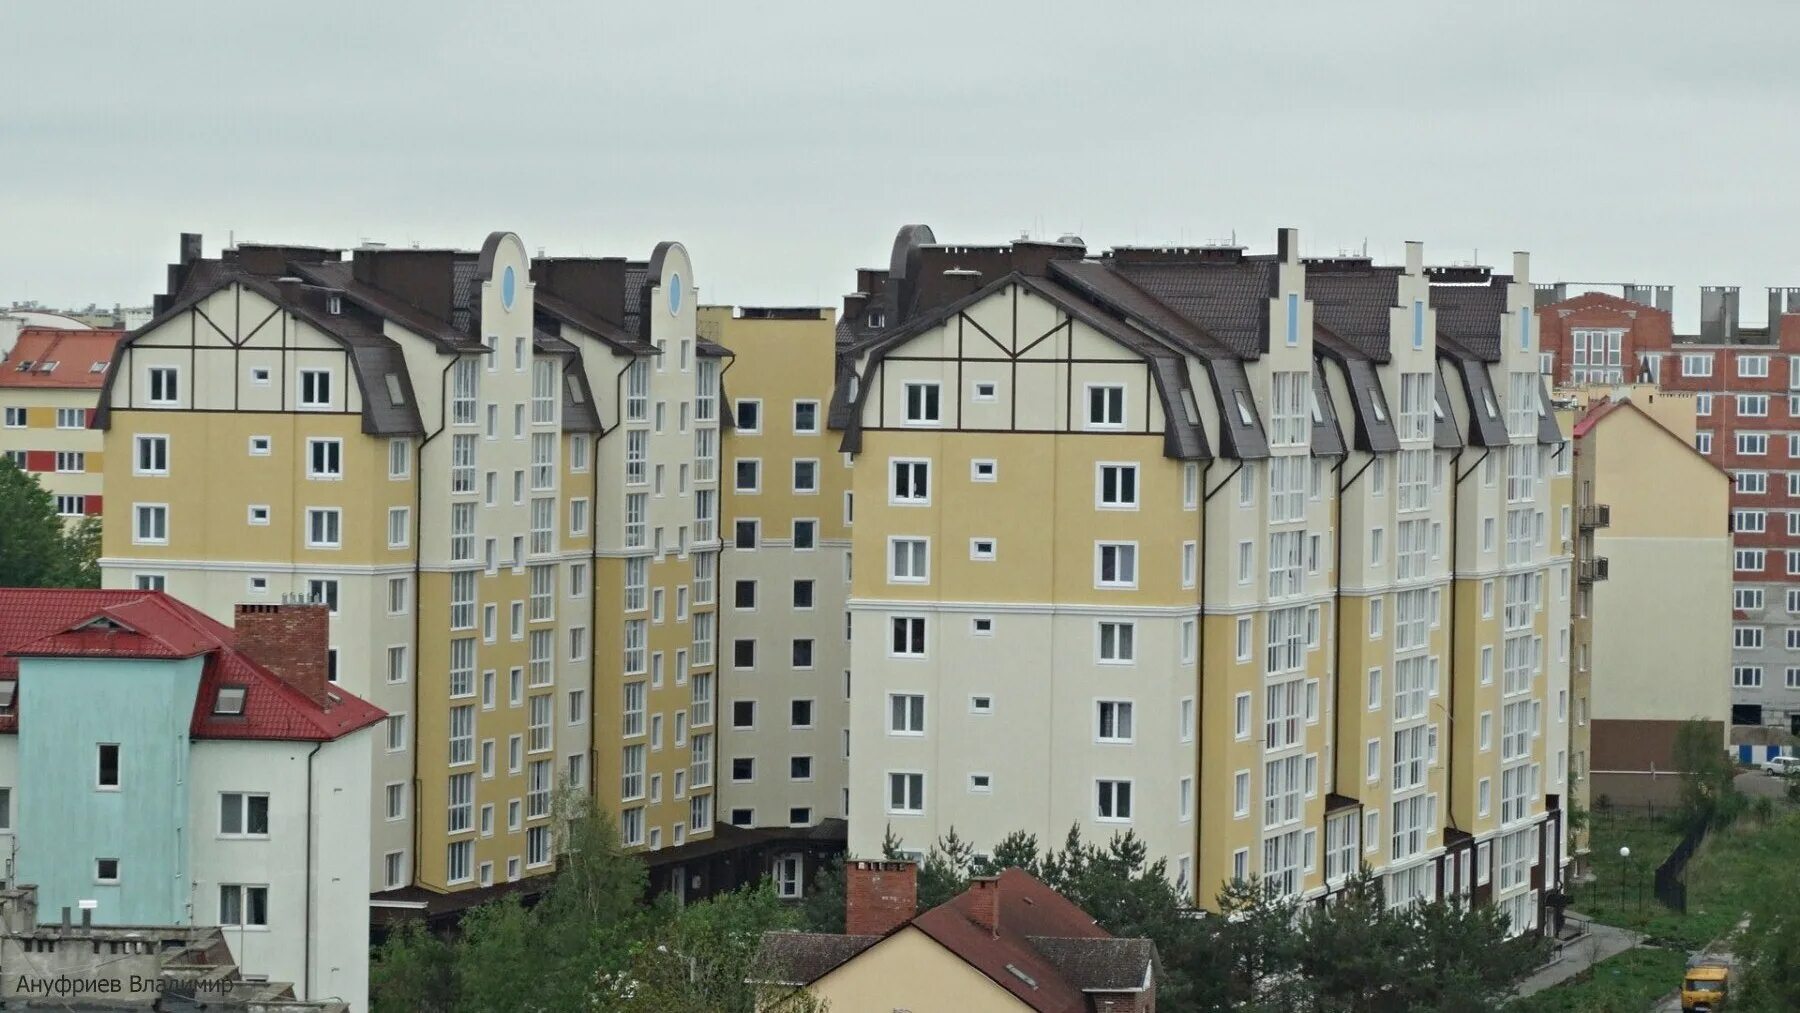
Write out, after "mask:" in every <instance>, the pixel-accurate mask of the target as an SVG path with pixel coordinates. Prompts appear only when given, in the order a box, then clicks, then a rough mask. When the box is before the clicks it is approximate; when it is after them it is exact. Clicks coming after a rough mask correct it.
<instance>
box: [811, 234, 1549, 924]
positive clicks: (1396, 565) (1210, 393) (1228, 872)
mask: <svg viewBox="0 0 1800 1013" xmlns="http://www.w3.org/2000/svg"><path fill="white" fill-rule="evenodd" d="M858 287H859V292H858V293H857V294H856V295H854V296H852V297H850V298H849V299H848V300H846V308H845V322H844V327H843V330H844V332H845V333H844V338H845V340H844V342H843V344H841V346H840V350H841V356H840V366H839V372H838V383H837V386H836V388H835V395H834V399H833V405H832V409H831V424H832V425H833V426H834V427H835V428H840V429H842V431H843V439H842V445H841V446H842V449H843V450H844V451H845V452H846V453H848V454H850V455H851V459H852V461H853V463H854V464H855V465H856V466H855V467H854V468H853V469H852V471H851V476H852V477H851V485H852V489H851V492H852V495H853V497H854V500H855V502H856V504H857V510H856V516H855V523H854V525H853V526H852V528H851V531H852V535H851V539H852V548H853V552H852V560H853V565H852V577H853V580H852V585H851V598H850V611H851V615H852V629H853V631H854V633H856V634H857V635H856V636H854V637H853V638H852V641H851V653H852V664H851V672H852V678H853V684H854V690H853V692H852V695H851V708H850V741H851V753H850V849H851V851H852V852H853V853H859V854H870V853H873V852H874V851H875V850H876V849H877V848H878V847H879V846H880V842H881V840H882V838H883V835H884V833H886V832H888V831H890V830H891V831H892V832H893V833H894V834H896V835H898V836H899V837H900V838H901V839H902V840H903V841H904V842H905V843H906V844H907V845H908V846H909V847H910V848H912V849H915V850H923V849H924V848H925V847H926V846H927V845H928V844H929V843H930V842H931V841H932V840H933V839H935V838H936V837H938V836H939V835H941V834H943V833H945V832H947V831H948V830H949V829H950V828H951V827H954V828H955V829H956V830H957V832H958V833H959V834H960V835H962V836H963V837H964V838H965V839H970V840H973V841H974V842H975V844H976V846H977V847H978V848H982V847H987V846H991V845H992V844H993V843H994V841H996V840H997V839H998V838H999V837H1001V836H1002V835H1004V834H1006V833H1007V832H1009V831H1012V830H1027V831H1031V832H1033V833H1036V834H1038V835H1039V837H1040V838H1049V839H1055V838H1059V837H1060V836H1061V835H1062V834H1063V833H1064V832H1065V831H1066V830H1067V829H1068V828H1069V826H1071V825H1075V826H1079V827H1080V828H1081V829H1082V830H1083V831H1084V832H1085V833H1087V834H1088V835H1089V836H1096V835H1097V836H1102V837H1104V836H1107V835H1110V834H1111V833H1112V832H1114V831H1118V830H1124V829H1131V830H1134V831H1135V832H1136V833H1137V834H1138V835H1139V836H1140V837H1141V838H1142V839H1144V840H1145V841H1146V842H1147V844H1148V845H1149V847H1150V850H1151V853H1152V855H1153V856H1155V857H1159V858H1165V859H1167V860H1168V862H1169V867H1170V869H1171V870H1172V873H1173V874H1174V875H1175V876H1176V877H1177V878H1178V880H1179V881H1180V882H1181V883H1183V884H1184V885H1185V886H1186V887H1187V888H1188V889H1190V890H1192V891H1193V892H1194V894H1195V896H1196V898H1197V899H1198V900H1199V901H1201V902H1202V903H1209V902H1210V901H1211V899H1212V897H1213V895H1214V892H1215V891H1216V890H1217V888H1218V887H1219V886H1220V885H1221V884H1222V883H1224V882H1226V881H1228V880H1230V879H1232V878H1247V877H1250V876H1253V875H1254V876H1261V877H1263V878H1264V879H1266V880H1268V881H1271V882H1273V883H1274V884H1276V886H1277V888H1278V889H1279V890H1281V891H1282V892H1284V893H1288V894H1293V895H1301V894H1313V893H1318V892H1322V891H1324V890H1327V889H1329V888H1330V887H1331V886H1332V885H1333V884H1334V883H1336V882H1339V881H1341V879H1342V878H1343V877H1344V876H1346V875H1348V874H1349V873H1350V872H1352V871H1353V870H1354V869H1355V868H1356V867H1357V866H1359V865H1361V864H1365V863H1366V864H1368V865H1369V866H1371V867H1373V868H1375V869H1377V870H1378V871H1380V872H1381V873H1382V874H1383V875H1384V876H1385V877H1386V879H1387V885H1388V889H1389V892H1390V897H1391V898H1392V899H1393V900H1394V902H1396V903H1399V902H1403V901H1405V900H1407V899H1409V898H1415V897H1421V896H1432V895H1436V894H1439V893H1456V894H1474V895H1476V896H1478V897H1482V898H1491V899H1493V900H1495V901H1498V902H1502V903H1505V904H1506V905H1507V906H1508V909H1509V911H1510V912H1511V913H1512V914H1513V916H1514V919H1515V924H1517V925H1519V926H1520V927H1521V928H1523V927H1525V926H1528V925H1531V924H1534V921H1533V920H1534V919H1535V918H1536V917H1537V905H1538V902H1539V900H1540V898H1541V891H1542V889H1543V888H1545V887H1546V886H1549V885H1553V884H1554V883H1555V882H1556V881H1557V877H1558V875H1559V872H1558V870H1559V867H1560V865H1561V864H1562V862H1563V855H1564V854H1565V848H1564V845H1563V836H1562V829H1561V820H1560V818H1559V816H1558V815H1557V814H1556V810H1557V808H1558V807H1559V805H1560V797H1561V795H1562V793H1563V791H1564V788H1563V784H1562V780H1561V777H1560V773H1561V771H1560V768H1559V767H1558V766H1556V764H1563V763H1566V755H1564V754H1559V753H1557V752H1556V750H1555V747H1553V746H1551V745H1549V744H1550V743H1554V742H1557V741H1559V736H1561V735H1563V734H1564V733H1563V732H1562V731H1561V727H1560V724H1559V723H1558V721H1559V719H1558V717H1557V715H1556V713H1555V712H1554V711H1553V709H1552V708H1551V707H1550V706H1548V705H1549V704H1550V703H1551V702H1553V701H1556V700H1557V699H1559V694H1561V695H1562V696H1563V698H1565V699H1566V690H1567V674H1566V673H1567V661H1566V654H1558V653H1557V652H1554V651H1550V650H1547V648H1546V645H1551V644H1556V643H1558V642H1559V639H1560V638H1562V637H1564V636H1566V630H1567V622H1568V620H1567V617H1568V608H1569V605H1568V597H1567V594H1566V591H1565V592H1563V593H1560V594H1559V593H1557V591H1556V588H1558V587H1559V586H1560V587H1562V588H1566V587H1567V586H1568V561H1567V554H1566V550H1565V549H1564V548H1563V545H1564V541H1563V539H1555V538H1554V537H1553V531H1554V529H1553V527H1552V525H1553V524H1554V523H1555V522H1556V520H1557V519H1558V518H1559V512H1558V510H1557V508H1556V504H1558V503H1562V504H1567V503H1568V501H1569V500H1568V497H1569V495H1570V483H1569V480H1568V471H1569V469H1568V455H1567V453H1566V447H1565V445H1564V444H1563V442H1562V438H1561V435H1560V433H1559V430H1558V429H1557V427H1556V425H1555V423H1554V420H1553V419H1552V418H1551V417H1550V415H1549V408H1548V404H1547V401H1546V400H1545V398H1544V397H1543V391H1542V387H1541V383H1540V381H1539V378H1538V375H1537V363H1538V359H1537V354H1538V353H1537V344H1536V335H1535V330H1534V329H1533V327H1532V307H1531V290H1530V288H1529V286H1528V284H1527V280H1526V278H1525V259H1524V257H1523V256H1522V255H1521V256H1520V257H1519V258H1518V259H1517V262H1516V264H1515V271H1514V277H1506V276H1501V275H1493V274H1491V273H1490V272H1487V271H1486V270H1484V269H1460V270H1444V271H1437V272H1432V273H1429V274H1428V273H1427V272H1426V271H1425V270H1424V268H1423V261H1422V252H1421V251H1420V249H1419V248H1418V247H1417V246H1416V245H1414V246H1409V248H1408V262H1407V264H1406V265H1404V266H1403V267H1392V268H1390V267H1377V266H1375V265H1373V264H1371V263H1369V262H1368V261H1366V260H1326V261H1312V262H1302V260H1301V259H1300V257H1299V255H1298V241H1297V238H1296V237H1295V235H1294V234H1293V233H1292V232H1291V231H1284V232H1283V234H1282V236H1281V242H1280V245H1279V249H1278V252H1277V253H1276V254H1274V255H1272V256H1271V255H1251V254H1247V253H1246V252H1245V251H1243V250H1242V249H1240V248H1204V249H1180V250H1169V249H1117V250H1113V251H1111V252H1110V253H1107V254H1105V255H1103V256H1098V257H1090V256H1088V255H1087V254H1086V251H1085V249H1084V248H1083V246H1082V245H1081V244H1080V242H1079V240H1075V239H1073V237H1065V239H1064V240H1062V241H1059V242H1056V243H1033V242H1024V241H1021V242H1019V243H1015V244H1013V245H1012V246H1010V247H967V246H943V245H938V244H937V243H936V242H935V239H934V237H933V236H932V234H931V232H930V230H929V229H927V228H925V227H923V226H909V227H908V228H906V229H903V230H902V231H901V233H900V235H899V237H898V238H897V240H896V243H895V247H894V252H893V257H892V260H891V264H890V267H889V269H888V270H887V271H885V272H883V271H864V272H861V274H860V275H859V286H858ZM1390 406H1393V408H1392V409H1390ZM1567 517H1568V511H1567V510H1562V511H1561V513H1560V518H1561V519H1562V520H1563V522H1564V524H1565V526H1566V525H1567V523H1568V520H1567ZM1567 537H1568V534H1567V532H1566V531H1565V533H1564V539H1566V538H1567ZM857 563H859V564H860V565H854V564H857ZM1565 642H1566V641H1565ZM1546 826H1548V827H1549V832H1545V827H1546ZM1496 844H1498V847H1495V845H1496Z"/></svg>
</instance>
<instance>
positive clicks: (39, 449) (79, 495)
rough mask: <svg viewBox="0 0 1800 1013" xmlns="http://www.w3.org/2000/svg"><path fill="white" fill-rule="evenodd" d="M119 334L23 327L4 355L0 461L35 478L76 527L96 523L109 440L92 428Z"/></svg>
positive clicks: (0, 387)
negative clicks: (105, 445)
mask: <svg viewBox="0 0 1800 1013" xmlns="http://www.w3.org/2000/svg"><path fill="white" fill-rule="evenodd" d="M124 338H125V332H124V331H122V330H95V329H91V328H80V329H71V328H62V327H26V328H24V329H23V330H21V331H19V333H18V334H17V336H16V340H15V341H14V342H13V344H12V345H11V347H10V348H6V349H0V353H3V354H0V457H5V458H7V459H8V460H10V461H12V462H13V464H14V465H16V466H18V467H19V468H20V469H22V470H24V471H27V472H30V473H31V474H32V475H34V476H36V478H37V480H38V483H39V484H40V485H42V486H43V487H44V489H45V491H47V492H49V493H50V495H51V496H53V497H55V499H56V509H57V512H58V513H60V514H62V515H63V516H64V517H66V518H69V519H70V521H71V523H72V522H73V521H75V520H77V519H79V518H81V517H98V516H100V509H101V504H102V486H101V478H102V471H103V470H104V469H103V465H104V461H103V460H102V443H103V441H104V439H105V433H103V432H101V431H100V430H98V429H90V428H89V423H91V422H93V420H94V410H95V407H96V406H97V405H98V404H99V401H100V389H101V387H102V386H103V385H104V384H105V382H106V374H107V371H108V370H110V369H111V368H112V358H113V352H114V350H116V349H117V348H118V346H119V342H120V341H122V340H124Z"/></svg>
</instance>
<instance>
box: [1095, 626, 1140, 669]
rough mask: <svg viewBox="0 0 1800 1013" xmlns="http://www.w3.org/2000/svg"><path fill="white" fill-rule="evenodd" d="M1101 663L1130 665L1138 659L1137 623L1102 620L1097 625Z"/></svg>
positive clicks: (1097, 640) (1097, 641)
mask: <svg viewBox="0 0 1800 1013" xmlns="http://www.w3.org/2000/svg"><path fill="white" fill-rule="evenodd" d="M1095 639H1096V643H1097V646H1098V650H1099V657H1100V663H1101V664H1105V665H1128V664H1131V663H1132V662H1134V661H1136V660H1137V643H1136V640H1137V624H1136V623H1128V622H1101V623H1099V624H1097V626H1096V638H1095Z"/></svg>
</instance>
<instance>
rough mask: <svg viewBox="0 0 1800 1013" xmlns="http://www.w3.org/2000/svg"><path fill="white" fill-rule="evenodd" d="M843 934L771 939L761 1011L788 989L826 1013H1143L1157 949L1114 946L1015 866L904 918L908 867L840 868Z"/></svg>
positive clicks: (909, 907) (862, 864) (912, 905)
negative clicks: (805, 994)
mask: <svg viewBox="0 0 1800 1013" xmlns="http://www.w3.org/2000/svg"><path fill="white" fill-rule="evenodd" d="M844 874H845V918H844V927H845V930H846V931H845V934H844V935H841V936H840V935H829V934H822V933H811V932H770V933H768V934H766V935H764V936H763V939H762V945H761V947H760V949H759V950H758V953H757V961H756V965H755V966H756V968H757V972H756V974H755V975H754V976H753V977H752V981H753V982H754V983H756V984H758V985H759V986H761V987H762V989H763V998H764V1002H763V1007H762V1008H763V1009H765V1010H775V1009H780V1008H781V1006H782V1003H783V1002H784V1001H785V1000H787V999H789V998H791V997H792V996H793V994H794V993H795V991H797V990H801V989H804V990H807V991H810V992H811V993H812V994H813V995H814V996H816V997H818V998H819V999H821V1000H824V1001H825V1002H827V1003H829V1007H830V1009H831V1010H833V1011H835V1013H851V1011H858V1010H881V1011H884V1013H885V1011H888V1010H901V1009H903V1010H907V1011H909V1013H978V1011H987V1010H995V1011H1004V1010H1034V1011H1042V1013H1154V1011H1155V1009H1156V962H1157V958H1156V947H1155V945H1154V944H1152V943H1151V942H1150V940H1148V939H1117V938H1114V937H1113V936H1112V935H1111V934H1109V933H1108V932H1107V931H1106V930H1105V929H1102V928H1101V927H1100V926H1099V925H1097V924H1095V923H1094V919H1093V918H1092V917H1090V916H1089V915H1088V914H1087V912H1085V911H1083V910H1081V909H1080V908H1078V907H1076V906H1075V905H1074V904H1072V903H1070V902H1069V901H1068V900H1066V899H1065V898H1064V897H1063V896H1062V895H1061V894H1058V893H1057V892H1056V891H1054V890H1052V889H1050V888H1049V887H1047V886H1045V885H1044V884H1043V883H1040V882H1039V881H1038V880H1036V879H1034V878H1033V877H1032V876H1030V875H1029V874H1027V873H1025V872H1023V871H1021V870H1019V869H1007V870H1006V871H1004V872H1002V873H1001V874H1000V875H998V876H992V877H984V878H978V879H976V880H973V881H972V882H971V883H970V885H969V889H968V890H966V891H965V892H963V893H961V894H959V895H958V896H956V897H954V898H952V899H950V900H949V901H946V902H945V903H943V904H940V905H938V906H937V907H934V908H932V909H931V910H929V911H925V912H922V913H919V914H914V912H915V910H916V908H917V898H918V878H917V877H918V867H917V866H916V865H914V864H913V863H911V862H885V861H882V862H877V861H851V862H849V863H847V864H846V866H845V869H844Z"/></svg>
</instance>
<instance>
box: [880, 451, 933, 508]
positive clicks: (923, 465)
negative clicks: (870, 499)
mask: <svg viewBox="0 0 1800 1013" xmlns="http://www.w3.org/2000/svg"><path fill="white" fill-rule="evenodd" d="M888 467H889V474H890V475H891V477H892V482H891V483H890V484H889V486H888V502H889V503H892V504H894V505H897V506H929V505H930V504H931V462H930V461H928V460H925V459H922V458H902V457H897V458H891V459H890V460H889V462H888Z"/></svg>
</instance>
